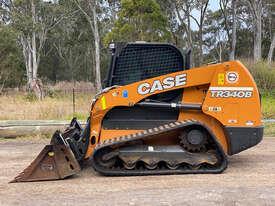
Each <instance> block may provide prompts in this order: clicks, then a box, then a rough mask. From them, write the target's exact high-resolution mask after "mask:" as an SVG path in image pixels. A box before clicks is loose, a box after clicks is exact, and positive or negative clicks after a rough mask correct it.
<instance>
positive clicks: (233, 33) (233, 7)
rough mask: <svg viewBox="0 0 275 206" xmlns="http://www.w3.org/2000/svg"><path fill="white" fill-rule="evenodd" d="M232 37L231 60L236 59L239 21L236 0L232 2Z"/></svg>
mask: <svg viewBox="0 0 275 206" xmlns="http://www.w3.org/2000/svg"><path fill="white" fill-rule="evenodd" d="M232 10H233V14H232V21H233V25H232V37H231V52H230V54H229V59H230V60H234V59H235V50H236V30H237V20H236V0H232Z"/></svg>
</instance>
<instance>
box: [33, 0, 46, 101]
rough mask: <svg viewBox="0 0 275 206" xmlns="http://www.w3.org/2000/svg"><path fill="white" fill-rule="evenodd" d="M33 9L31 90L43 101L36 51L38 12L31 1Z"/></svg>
mask: <svg viewBox="0 0 275 206" xmlns="http://www.w3.org/2000/svg"><path fill="white" fill-rule="evenodd" d="M31 7H32V23H33V32H32V42H31V52H32V81H31V89H32V91H33V92H34V93H35V95H36V97H37V98H38V99H39V100H42V99H43V98H44V93H43V84H42V81H41V79H38V78H37V70H38V64H37V50H36V32H35V30H34V29H35V26H36V12H35V5H34V1H33V0H32V1H31Z"/></svg>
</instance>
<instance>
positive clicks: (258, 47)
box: [254, 17, 262, 62]
mask: <svg viewBox="0 0 275 206" xmlns="http://www.w3.org/2000/svg"><path fill="white" fill-rule="evenodd" d="M261 51H262V20H261V17H258V18H257V19H256V28H255V36H254V60H255V61H256V62H257V61H259V60H261V58H262V52H261Z"/></svg>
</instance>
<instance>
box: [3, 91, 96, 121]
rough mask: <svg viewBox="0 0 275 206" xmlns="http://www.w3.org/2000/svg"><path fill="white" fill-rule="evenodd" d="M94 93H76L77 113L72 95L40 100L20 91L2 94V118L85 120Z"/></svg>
mask: <svg viewBox="0 0 275 206" xmlns="http://www.w3.org/2000/svg"><path fill="white" fill-rule="evenodd" d="M93 96H94V95H93V94H91V95H89V94H76V96H75V99H76V101H75V114H74V113H73V100H72V95H55V96H54V97H49V96H47V97H46V98H45V99H44V100H43V101H38V100H35V99H34V98H32V97H31V96H29V95H27V94H24V93H20V94H13V95H8V96H7V95H1V96H0V111H1V113H0V120H42V119H43V120H69V119H71V118H72V117H73V116H76V117H78V118H79V119H82V120H85V119H86V118H87V116H88V115H89V110H90V105H91V102H92V98H93Z"/></svg>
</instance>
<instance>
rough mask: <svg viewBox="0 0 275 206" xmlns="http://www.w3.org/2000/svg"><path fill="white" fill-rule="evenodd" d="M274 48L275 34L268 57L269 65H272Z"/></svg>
mask: <svg viewBox="0 0 275 206" xmlns="http://www.w3.org/2000/svg"><path fill="white" fill-rule="evenodd" d="M274 48H275V34H273V38H272V42H271V44H270V48H269V52H268V56H267V62H268V64H271V61H272V57H273V52H274Z"/></svg>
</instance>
